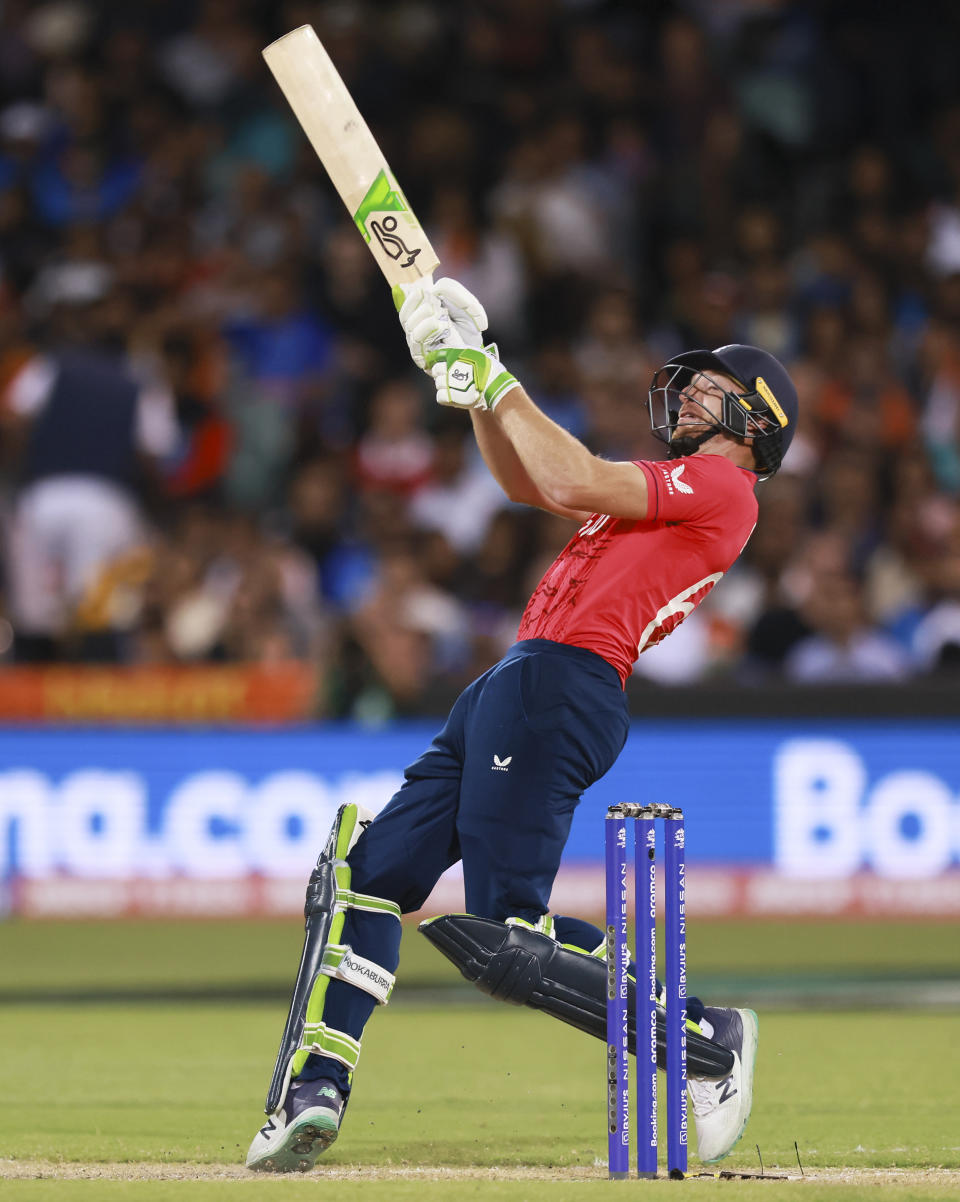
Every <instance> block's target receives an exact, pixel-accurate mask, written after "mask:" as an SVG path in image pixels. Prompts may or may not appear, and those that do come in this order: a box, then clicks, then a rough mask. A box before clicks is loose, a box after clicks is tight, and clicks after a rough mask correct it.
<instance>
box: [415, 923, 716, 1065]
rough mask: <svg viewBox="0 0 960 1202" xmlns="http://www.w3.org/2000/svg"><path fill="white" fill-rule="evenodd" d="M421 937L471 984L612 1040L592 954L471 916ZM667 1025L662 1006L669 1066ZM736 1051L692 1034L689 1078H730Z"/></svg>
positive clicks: (660, 1051) (601, 966)
mask: <svg viewBox="0 0 960 1202" xmlns="http://www.w3.org/2000/svg"><path fill="white" fill-rule="evenodd" d="M419 929H420V931H421V933H422V934H424V935H426V937H427V938H428V939H429V940H430V942H431V943H432V944H433V945H434V947H436V948H438V949H439V950H440V951H441V952H443V954H444V955H445V956H446V957H447V959H448V960H450V961H451V963H453V964H455V965H456V967H457V968H459V969H460V972H461V973H462V974H463V976H464V977H466V979H467V980H468V981H472V982H473V983H474V984H475V985H476V986H477V988H478V989H480V990H482V991H483V992H484V993H487V994H489V995H490V996H491V997H495V998H497V999H499V1000H500V1001H505V1002H511V1003H512V1004H514V1005H517V1006H530V1007H531V1008H532V1009H534V1010H543V1011H544V1013H546V1014H550V1015H552V1016H553V1017H554V1018H559V1019H560V1020H561V1021H562V1022H565V1023H569V1024H570V1025H571V1026H573V1027H576V1028H577V1029H578V1030H580V1031H585V1032H586V1033H587V1034H588V1035H594V1036H596V1037H597V1038H598V1039H602V1040H604V1041H605V1040H606V1038H607V1026H606V1023H607V1017H606V1016H607V1009H606V996H607V993H606V990H607V966H606V962H605V960H602V959H600V958H599V957H597V956H594V955H591V954H590V953H589V952H580V951H573V950H571V949H570V948H567V947H563V946H562V945H561V944H559V943H557V942H556V940H554V939H552V938H550V936H549V935H545V934H542V933H541V932H539V931H537V930H534V929H531V928H530V927H529V926H527V925H521V924H510V925H508V924H506V923H502V922H496V921H495V920H494V919H491V918H476V917H474V916H473V915H471V914H444V915H442V916H441V917H439V918H431V919H427V921H426V922H422V923H421V924H420V927H419ZM628 1006H629V1033H628V1038H629V1047H630V1051H631V1052H632V1053H633V1054H636V1035H637V1032H636V1011H635V986H634V982H633V981H632V980H631V981H629V998H628ZM666 1046H667V1045H666V1022H665V1020H664V1012H663V1009H662V1008H661V1007H658V1008H657V1060H658V1063H659V1064H660V1067H661V1068H662V1067H664V1065H665V1064H666ZM732 1070H733V1053H732V1052H730V1051H729V1050H728V1049H727V1048H724V1047H721V1046H720V1044H718V1043H714V1041H713V1040H712V1039H707V1038H706V1037H705V1036H703V1035H698V1034H696V1032H694V1031H689V1030H688V1031H687V1071H688V1072H689V1073H690V1075H691V1076H698V1077H726V1076H728V1075H729V1073H730V1072H731V1071H732Z"/></svg>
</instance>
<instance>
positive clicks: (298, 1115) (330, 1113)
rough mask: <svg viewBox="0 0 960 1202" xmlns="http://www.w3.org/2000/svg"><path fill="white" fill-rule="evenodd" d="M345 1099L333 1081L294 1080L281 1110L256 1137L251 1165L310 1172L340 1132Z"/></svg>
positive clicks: (274, 1170) (267, 1170)
mask: <svg viewBox="0 0 960 1202" xmlns="http://www.w3.org/2000/svg"><path fill="white" fill-rule="evenodd" d="M344 1105H345V1099H344V1097H343V1094H342V1093H341V1092H340V1090H339V1089H338V1088H337V1087H336V1085H334V1083H333V1082H332V1081H292V1082H291V1083H290V1086H289V1088H288V1089H287V1092H286V1094H285V1096H284V1099H283V1102H282V1103H281V1105H280V1107H279V1109H278V1110H276V1111H275V1112H274V1113H273V1114H271V1115H269V1116H268V1118H267V1121H266V1122H265V1123H264V1125H263V1126H262V1127H261V1128H260V1130H259V1131H258V1132H257V1134H256V1135H255V1136H254V1137H253V1143H251V1145H250V1150H249V1152H247V1162H246V1163H247V1168H248V1169H256V1170H257V1171H258V1172H261V1173H306V1172H308V1171H309V1170H310V1169H312V1168H313V1166H314V1164H315V1163H316V1160H317V1157H318V1156H319V1155H320V1153H321V1152H326V1150H327V1148H329V1147H330V1145H331V1144H332V1143H333V1141H334V1140H335V1139H336V1138H337V1135H338V1134H339V1132H340V1119H341V1118H342V1117H343V1108H344Z"/></svg>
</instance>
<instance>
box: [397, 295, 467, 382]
mask: <svg viewBox="0 0 960 1202" xmlns="http://www.w3.org/2000/svg"><path fill="white" fill-rule="evenodd" d="M393 303H394V304H395V305H396V307H397V311H398V313H399V315H400V324H401V325H402V326H403V332H404V334H405V335H406V339H407V347H408V348H409V350H410V355H411V358H412V359H413V361H414V363H416V365H417V367H419V368H421V369H422V370H423V371H426V370H427V365H426V356H427V354H428V353H429V352H430V351H434V350H439V349H440V348H441V347H475V348H476V349H478V350H479V349H480V348H481V347H482V346H483V331H484V330H485V329H486V328H487V315H486V313H485V312H484V308H483V305H481V304H480V302H479V301H478V300H477V298H476V297H475V296H473V295H472V293H470V292H468V291H467V289H466V288H464V286H463V285H462V284H459V283H458V282H457V281H456V280H451V279H442V280H437V282H436V284H434V283H432V282H431V281H429V280H418V281H417V282H416V283H414V284H406V285H403V284H397V285H395V286H394V289H393Z"/></svg>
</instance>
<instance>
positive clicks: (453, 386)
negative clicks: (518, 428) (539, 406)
mask: <svg viewBox="0 0 960 1202" xmlns="http://www.w3.org/2000/svg"><path fill="white" fill-rule="evenodd" d="M427 367H428V369H429V371H430V374H431V375H432V376H433V382H434V385H435V387H436V390H437V403H438V404H440V405H453V406H454V407H455V408H457V409H489V410H492V409H495V408H496V406H497V402H498V401H499V400H500V399H501V397H503V396H505V395H506V394H507V393H508V392H509V391H510V390H511V388H516V387H517V383H518V382H517V379H516V377H515V376H513V375H511V374H510V372H508V371H507V369H506V368H505V367H504V366H503V364H502V363H501V362H500V360H499V359H498V358H497V348H496V347H495V346H494V345H493V344H492V343H491V344H490V346H488V347H486V348H482V349H478V348H476V347H472V346H471V347H445V348H441V349H438V350H435V351H430V352H429V353H428V354H427Z"/></svg>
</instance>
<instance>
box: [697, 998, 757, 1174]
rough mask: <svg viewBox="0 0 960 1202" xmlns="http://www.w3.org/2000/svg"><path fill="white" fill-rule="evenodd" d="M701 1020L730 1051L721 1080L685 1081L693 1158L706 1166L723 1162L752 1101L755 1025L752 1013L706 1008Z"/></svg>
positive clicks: (739, 1133) (738, 1136)
mask: <svg viewBox="0 0 960 1202" xmlns="http://www.w3.org/2000/svg"><path fill="white" fill-rule="evenodd" d="M704 1019H705V1020H706V1022H708V1023H710V1025H711V1026H712V1027H713V1036H712V1038H713V1039H714V1040H715V1041H716V1042H717V1043H719V1044H722V1045H723V1047H725V1048H729V1050H730V1051H731V1052H733V1057H734V1060H733V1071H732V1072H731V1073H730V1074H729V1075H728V1076H726V1077H723V1078H722V1079H721V1080H717V1079H716V1078H710V1077H691V1078H690V1079H689V1081H688V1082H687V1089H688V1092H689V1096H690V1104H691V1107H692V1109H693V1120H694V1123H695V1124H696V1128H697V1155H698V1156H699V1157H700V1159H701V1160H702V1161H704V1163H706V1164H712V1163H713V1162H714V1161H717V1160H723V1158H724V1156H726V1155H727V1153H728V1152H729V1151H730V1149H731V1148H732V1147H733V1146H734V1144H736V1142H737V1140H739V1138H740V1136H741V1135H743V1131H744V1128H745V1127H746V1125H747V1119H748V1118H749V1117H750V1106H751V1104H752V1102H753V1066H754V1063H755V1061H756V1058H757V1035H758V1030H759V1023H758V1022H757V1016H756V1014H754V1012H753V1011H752V1010H730V1009H724V1008H720V1007H717V1006H707V1007H706V1008H705V1010H704Z"/></svg>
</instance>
